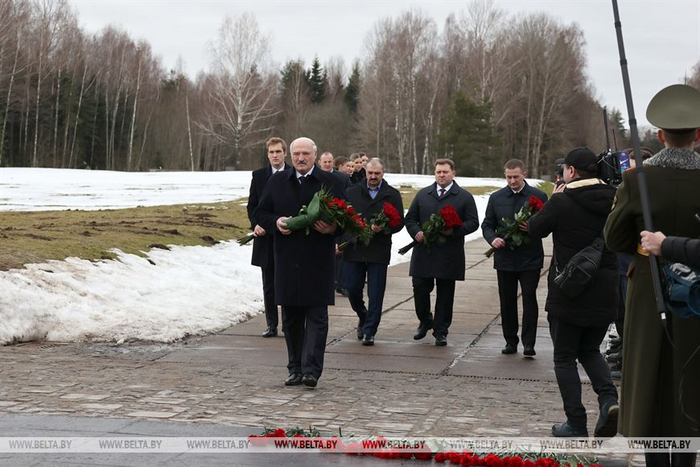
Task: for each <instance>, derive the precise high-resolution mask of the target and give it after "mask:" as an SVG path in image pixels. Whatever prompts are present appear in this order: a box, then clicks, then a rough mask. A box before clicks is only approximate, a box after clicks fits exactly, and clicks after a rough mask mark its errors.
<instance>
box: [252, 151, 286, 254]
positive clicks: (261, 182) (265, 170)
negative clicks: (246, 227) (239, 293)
mask: <svg viewBox="0 0 700 467" xmlns="http://www.w3.org/2000/svg"><path fill="white" fill-rule="evenodd" d="M289 168H290V167H289V166H288V165H287V164H286V163H285V164H284V170H287V169H289ZM271 176H272V166H271V165H267V167H261V168H259V169H257V170H253V180H252V181H251V182H250V194H249V195H248V205H247V206H246V209H247V210H248V219H249V220H250V229H251V230H253V229H254V228H255V226H256V225H259V224H260V223H259V222H257V221H256V220H255V216H254V215H253V213H254V212H255V208H257V207H258V204H259V203H260V198H261V197H262V194H263V191H264V190H265V185H266V184H267V181H268V179H269V178H270V177H271ZM272 239H273V236H272V235H264V236H262V237H256V238H255V239H254V240H253V255H252V257H251V261H250V262H251V264H252V265H253V266H260V267H263V268H266V267H270V266H272V265H273V264H274V263H273V261H272V260H273V257H272Z"/></svg>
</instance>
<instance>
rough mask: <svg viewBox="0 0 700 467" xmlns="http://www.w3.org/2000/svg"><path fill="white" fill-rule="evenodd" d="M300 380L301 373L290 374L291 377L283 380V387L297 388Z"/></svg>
mask: <svg viewBox="0 0 700 467" xmlns="http://www.w3.org/2000/svg"><path fill="white" fill-rule="evenodd" d="M301 380H302V374H301V373H292V374H291V375H289V376H287V379H285V380H284V385H285V386H299V385H300V384H301Z"/></svg>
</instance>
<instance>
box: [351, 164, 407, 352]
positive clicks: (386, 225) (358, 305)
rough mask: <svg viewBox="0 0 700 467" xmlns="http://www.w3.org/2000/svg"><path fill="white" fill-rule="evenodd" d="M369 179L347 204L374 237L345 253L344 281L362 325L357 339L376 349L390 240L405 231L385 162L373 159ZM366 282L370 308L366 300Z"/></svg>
mask: <svg viewBox="0 0 700 467" xmlns="http://www.w3.org/2000/svg"><path fill="white" fill-rule="evenodd" d="M365 170H366V178H365V179H364V180H361V181H360V183H357V184H355V185H353V186H351V187H350V188H348V191H347V196H348V201H349V202H350V203H351V204H352V205H353V206H354V208H355V209H356V210H357V212H358V213H359V214H360V215H361V216H362V217H363V218H364V219H365V220H366V221H367V222H368V224H369V226H370V229H371V232H372V236H371V238H370V240H369V243H367V244H365V242H361V241H355V242H351V243H350V244H349V246H348V247H347V248H345V249H344V250H343V255H344V262H345V264H344V267H345V270H344V272H343V277H344V278H345V285H346V287H347V289H348V300H350V305H351V306H352V309H353V310H355V313H357V316H358V317H359V318H360V322H359V324H358V327H357V338H358V339H362V344H363V345H374V335H375V334H376V333H377V328H378V327H379V321H380V320H381V317H382V304H383V302H384V291H385V289H386V273H387V268H388V266H389V260H390V259H391V236H392V235H393V234H395V233H396V232H398V231H400V230H401V229H402V228H403V224H404V220H403V202H402V201H401V193H399V191H398V190H397V189H396V188H394V187H392V186H390V185H389V184H388V183H387V182H386V180H384V162H382V160H381V159H378V158H373V159H370V160H369V161H368V162H367V165H366V167H365ZM365 278H367V295H368V297H369V307H366V306H365V302H364V300H363V289H364V284H365Z"/></svg>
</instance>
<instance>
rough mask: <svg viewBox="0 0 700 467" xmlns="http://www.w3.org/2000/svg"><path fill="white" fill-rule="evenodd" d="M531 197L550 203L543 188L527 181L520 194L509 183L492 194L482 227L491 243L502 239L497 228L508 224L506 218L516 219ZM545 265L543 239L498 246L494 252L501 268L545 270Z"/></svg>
mask: <svg viewBox="0 0 700 467" xmlns="http://www.w3.org/2000/svg"><path fill="white" fill-rule="evenodd" d="M530 196H534V197H535V198H538V199H540V200H541V201H542V202H543V203H545V202H547V195H546V194H545V193H544V191H541V190H538V189H537V188H534V187H531V186H530V185H528V183H527V182H525V186H524V187H523V189H522V190H520V192H519V193H517V194H516V193H513V190H511V189H510V187H508V186H506V187H505V188H501V189H500V190H498V191H496V192H495V193H492V194H491V196H489V203H488V205H487V206H486V215H485V217H484V221H483V222H482V223H481V230H482V232H483V234H484V238H485V239H486V241H487V242H489V245H490V244H491V243H492V242H493V241H494V240H495V239H496V238H497V237H501V238H503V234H500V235H499V234H497V233H496V228H499V227H500V228H505V226H506V223H505V222H503V218H504V217H505V218H506V219H510V220H513V218H515V214H516V213H517V212H518V211H520V208H522V207H523V205H524V204H528V203H529V201H530ZM543 265H544V250H543V249H542V239H541V238H533V239H532V242H531V243H530V244H528V245H521V246H519V247H517V248H516V249H515V250H511V249H510V248H509V247H508V246H506V247H505V248H499V249H497V250H496V251H495V252H494V254H493V268H494V269H498V270H499V271H533V270H539V269H542V266H543Z"/></svg>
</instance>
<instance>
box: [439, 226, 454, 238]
mask: <svg viewBox="0 0 700 467" xmlns="http://www.w3.org/2000/svg"><path fill="white" fill-rule="evenodd" d="M452 232H454V229H453V228H452V227H450V228H449V229H447V230H441V231H440V233H441V234H443V235H444V236H445V237H449V236H450V235H452Z"/></svg>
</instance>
